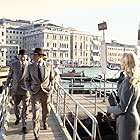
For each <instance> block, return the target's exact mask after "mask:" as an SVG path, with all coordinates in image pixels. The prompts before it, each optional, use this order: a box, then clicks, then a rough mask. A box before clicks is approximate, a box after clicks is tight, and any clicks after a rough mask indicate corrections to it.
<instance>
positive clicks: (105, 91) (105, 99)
mask: <svg viewBox="0 0 140 140" xmlns="http://www.w3.org/2000/svg"><path fill="white" fill-rule="evenodd" d="M103 43H104V47H105V55H106V61H107V53H106V44H105V32H104V30H103ZM105 82H106V76H105V73H104V100H103V101H104V102H105V100H106V90H105V86H106V83H105Z"/></svg>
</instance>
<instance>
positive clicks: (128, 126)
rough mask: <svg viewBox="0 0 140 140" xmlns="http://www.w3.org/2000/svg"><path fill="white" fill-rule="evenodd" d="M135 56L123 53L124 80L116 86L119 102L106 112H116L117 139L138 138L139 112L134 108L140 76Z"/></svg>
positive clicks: (139, 94) (138, 91)
mask: <svg viewBox="0 0 140 140" xmlns="http://www.w3.org/2000/svg"><path fill="white" fill-rule="evenodd" d="M136 64H137V61H136V56H135V55H134V54H132V53H125V54H124V55H123V57H122V59H121V70H123V71H124V75H125V77H124V80H123V81H122V83H121V84H120V86H119V88H118V95H119V97H120V103H119V104H117V105H116V106H109V107H108V109H107V110H108V112H110V113H114V114H116V115H117V116H118V117H117V130H118V139H119V140H138V130H139V123H140V120H139V114H138V111H137V108H136V105H137V102H138V99H139V97H140V78H139V74H138V67H137V66H136Z"/></svg>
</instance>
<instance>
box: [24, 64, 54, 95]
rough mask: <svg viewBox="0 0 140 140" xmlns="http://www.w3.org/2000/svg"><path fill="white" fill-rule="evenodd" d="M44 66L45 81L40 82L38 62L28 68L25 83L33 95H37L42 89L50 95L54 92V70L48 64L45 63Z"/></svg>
mask: <svg viewBox="0 0 140 140" xmlns="http://www.w3.org/2000/svg"><path fill="white" fill-rule="evenodd" d="M43 65H44V68H45V70H44V79H43V81H40V79H39V77H38V66H37V63H36V62H34V63H32V64H30V65H29V67H28V72H27V74H26V78H25V82H26V86H27V89H28V90H29V91H30V93H31V94H36V93H37V92H38V91H39V90H40V88H41V89H42V90H43V91H44V92H45V93H46V94H48V95H49V94H51V93H52V91H53V88H54V77H55V75H54V70H53V68H52V66H51V65H48V64H46V62H45V61H43Z"/></svg>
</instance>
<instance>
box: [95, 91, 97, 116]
mask: <svg viewBox="0 0 140 140" xmlns="http://www.w3.org/2000/svg"><path fill="white" fill-rule="evenodd" d="M96 114H97V88H95V115H96Z"/></svg>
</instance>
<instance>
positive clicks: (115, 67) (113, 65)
mask: <svg viewBox="0 0 140 140" xmlns="http://www.w3.org/2000/svg"><path fill="white" fill-rule="evenodd" d="M107 68H108V69H110V70H120V68H121V66H120V64H118V63H110V62H107Z"/></svg>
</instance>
